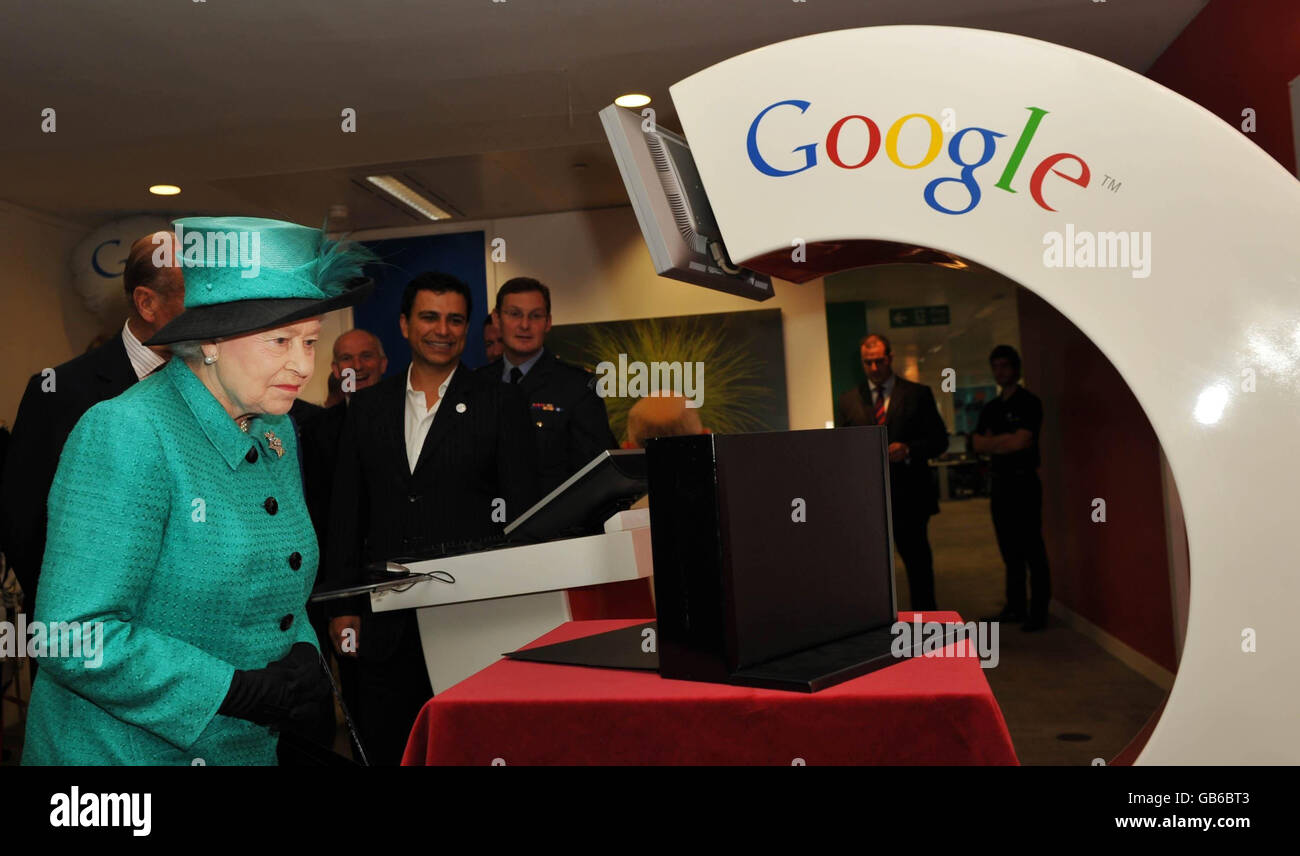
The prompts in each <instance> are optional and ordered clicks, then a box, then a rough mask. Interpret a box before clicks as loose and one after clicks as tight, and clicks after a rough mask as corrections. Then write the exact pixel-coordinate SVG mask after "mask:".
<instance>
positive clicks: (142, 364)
mask: <svg viewBox="0 0 1300 856" xmlns="http://www.w3.org/2000/svg"><path fill="white" fill-rule="evenodd" d="M122 344H124V345H126V357H127V359H129V360H130V361H131V368H133V369H135V379H136V380H144V377H145V375H147V374H149V373H150V372H152V371H153V370H154V369H156V368H158V367H159V366H160V365H162V364H163V363H165V362H167V361H166V360H164V359H163V358H162V357H160V356H158V355H157V354H155V353H154V352H153V351H151V350H149V349H148V348H146V347H145V346H144V345H142V344H140V340H139V339H137V338H136V337H135V334H134V333H132V332H131V322H130V321H128V322H126V323H125V324H123V325H122Z"/></svg>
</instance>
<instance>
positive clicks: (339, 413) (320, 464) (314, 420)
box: [289, 328, 388, 749]
mask: <svg viewBox="0 0 1300 856" xmlns="http://www.w3.org/2000/svg"><path fill="white" fill-rule="evenodd" d="M333 352H334V353H333V359H332V360H331V361H330V381H331V383H330V389H331V393H332V392H333V391H334V390H335V389H337V390H338V397H339V399H341V401H342V403H335V404H333V405H331V403H330V399H329V398H326V400H325V406H324V407H321V406H319V405H315V404H312V403H311V402H308V401H304V400H303V399H301V398H300V399H298V400H297V401H295V402H294V403H293V407H291V408H290V409H289V415H290V416H291V417H292V418H293V422H294V426H295V428H296V429H297V431H298V452H299V454H300V455H301V463H302V486H303V494H304V498H305V499H306V500H307V513H308V514H310V515H311V523H312V527H313V528H314V529H315V530H316V541H317V543H318V544H319V545H320V554H321V556H326V555H328V554H329V538H330V506H331V496H332V492H333V489H334V472H335V470H336V469H337V468H338V459H339V442H340V441H341V439H342V436H343V423H344V421H345V420H346V418H347V413H348V405H349V404H350V403H351V400H352V393H354V392H356V391H358V390H362V389H368V388H369V387H372V386H374V385H375V384H377V383H379V381H380V380H381V379H382V378H383V375H384V372H385V371H386V370H387V369H388V357H387V355H385V354H384V346H383V344H382V343H381V342H380V341H379V337H378V336H376V335H375V334H374V333H371V332H370V331H369V330H362V329H359V328H358V329H353V330H349V331H347V332H346V333H344V334H343V335H341V336H339V337H338V338H337V339H335V340H334V349H333ZM323 564H324V563H323V562H322V566H323ZM327 587H328V582H327V581H326V579H325V574H324V572H323V570H322V572H321V573H319V574H318V575H317V578H316V590H317V591H321V590H324V589H325V588H327ZM326 607H327V604H322V603H308V604H307V618H308V619H309V620H310V621H311V626H312V628H313V629H315V631H316V638H317V641H318V642H319V643H320V649H321V651H323V652H325V653H326V654H327V655H328V653H329V651H330V647H331V642H330V635H329V622H330V615H329V613H328V611H327V610H326ZM338 674H339V689H340V691H341V692H342V694H343V703H344V704H345V705H346V706H347V708H348V710H349V711H351V710H353V709H354V708H356V709H359V708H360V705H359V704H358V703H357V695H356V684H357V681H356V661H355V660H354V659H353V658H351V657H340V658H338ZM337 727H338V725H337V723H336V722H335V719H334V707H333V705H331V706H329V708H327V709H322V711H321V715H320V717H319V718H317V719H316V720H314V721H312V722H311V723H309V724H307V725H306V726H305V727H304V729H303V736H306V737H308V738H310V739H312V740H314V741H315V742H317V743H319V744H320V745H322V746H324V747H325V748H327V749H329V748H332V747H333V745H334V736H335V732H336V731H337Z"/></svg>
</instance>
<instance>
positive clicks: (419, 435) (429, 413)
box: [406, 365, 460, 473]
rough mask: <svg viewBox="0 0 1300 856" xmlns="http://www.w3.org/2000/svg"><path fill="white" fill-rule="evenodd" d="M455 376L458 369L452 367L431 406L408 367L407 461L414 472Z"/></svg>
mask: <svg viewBox="0 0 1300 856" xmlns="http://www.w3.org/2000/svg"><path fill="white" fill-rule="evenodd" d="M456 368H460V366H459V365H458V366H457V367H456ZM455 376H456V369H452V370H451V374H449V375H447V379H446V380H444V381H443V382H442V383H441V384H440V385H439V386H438V400H437V401H435V402H434V403H433V407H429V406H428V405H427V404H426V403H425V397H424V393H423V392H421V391H420V390H418V389H416V388H415V387H413V386H411V367H410V366H407V367H406V463H407V464H408V465H409V466H410V468H411V472H413V473H414V472H415V464H416V462H417V461H419V460H420V450H421V449H423V448H424V438H425V437H428V436H429V427H430V426H431V425H433V417H435V416H437V415H438V407H439V406H440V405H441V404H442V400H443V398H445V397H446V395H447V386H448V384H450V383H451V379H452V378H453V377H455Z"/></svg>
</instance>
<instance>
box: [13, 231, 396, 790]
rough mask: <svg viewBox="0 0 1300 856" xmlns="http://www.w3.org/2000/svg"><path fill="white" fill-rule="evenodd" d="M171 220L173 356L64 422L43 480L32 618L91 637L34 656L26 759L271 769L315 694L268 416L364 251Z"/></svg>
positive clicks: (282, 407) (169, 337) (278, 449)
mask: <svg viewBox="0 0 1300 856" xmlns="http://www.w3.org/2000/svg"><path fill="white" fill-rule="evenodd" d="M176 225H177V235H178V239H179V242H180V247H181V250H182V267H183V269H184V273H185V279H186V296H185V306H186V309H185V311H184V312H183V313H182V314H181V315H180V316H179V317H177V318H176V319H175V320H174V321H173V322H172V323H171V324H169V325H168V326H167V327H165V328H163V329H162V330H161V331H159V333H158V334H157V335H156V336H155V337H154V338H153V339H151V340H150V341H149V344H171V345H172V346H173V352H174V353H175V355H176V356H175V357H173V359H172V360H171V361H170V362H169V363H168V364H167V365H166V367H165V368H163V369H162V370H160V371H158V372H156V373H155V374H153V375H151V376H150V377H148V378H146V379H145V380H143V381H141V382H140V383H139V384H137V385H135V386H134V387H132V388H131V389H130V390H128V391H127V392H126V393H124V394H122V395H120V396H118V397H117V398H115V399H111V400H109V401H106V402H103V403H101V404H98V405H96V406H95V407H93V408H91V409H90V410H89V411H88V412H87V413H86V414H85V416H84V417H82V419H81V420H80V422H78V423H77V426H76V428H75V429H74V430H73V432H72V435H71V437H70V438H69V440H68V444H67V447H66V448H65V450H64V452H63V456H62V458H61V459H60V462H59V468H58V473H57V475H56V477H55V480H54V485H53V487H52V489H51V491H50V496H49V521H50V524H49V538H48V542H47V546H46V551H45V559H44V564H43V566H42V572H41V579H40V584H39V585H40V597H39V599H38V612H37V615H36V616H35V619H36V621H37V622H41V623H45V625H46V626H50V624H51V623H54V622H67V626H68V627H70V628H71V629H72V633H73V634H74V635H75V634H78V633H79V634H81V635H82V638H83V639H84V640H85V642H86V643H91V642H92V639H91V636H92V634H93V635H94V636H95V637H96V638H102V648H101V650H100V651H99V652H97V654H96V657H95V659H96V660H99V661H100V662H98V663H93V661H92V660H90V659H88V658H86V657H81V658H78V657H62V658H51V659H46V660H43V661H42V663H41V669H40V671H39V673H38V675H37V678H36V685H35V687H34V688H33V691H32V699H31V705H30V708H29V714H28V720H27V735H26V742H25V747H24V752H23V763H24V764H187V765H188V764H200V763H202V764H274V763H275V762H276V742H277V739H278V732H279V731H280V730H283V729H286V728H291V727H293V726H294V724H295V723H296V722H298V721H300V720H303V719H306V718H307V717H308V716H310V715H311V713H312V712H313V711H315V710H317V709H318V708H316V707H315V706H316V705H319V704H323V703H327V702H328V696H329V684H328V678H327V677H326V676H325V673H324V671H323V663H322V661H321V659H320V655H319V653H318V651H317V649H316V639H315V633H314V632H313V631H312V628H311V625H310V623H309V622H308V620H307V616H306V614H305V606H306V601H307V597H308V594H309V593H310V591H311V588H312V584H313V581H314V579H315V576H316V569H317V565H318V561H319V556H318V551H317V545H316V537H315V534H314V531H313V529H312V525H311V520H310V519H309V518H308V515H307V508H306V504H305V502H304V499H303V492H302V479H301V476H300V472H299V463H298V461H299V458H298V450H297V441H296V437H295V433H294V430H293V426H292V424H291V423H290V421H289V417H288V416H287V415H286V414H287V413H288V410H289V407H290V405H292V404H293V401H294V399H295V397H296V396H297V394H298V392H299V391H300V390H301V389H302V387H303V386H304V385H305V384H306V383H307V381H308V380H310V378H311V375H312V372H313V368H314V361H315V353H314V348H315V343H316V339H317V337H318V336H319V331H320V319H319V316H320V315H322V314H324V313H325V312H327V311H330V310H333V309H338V308H341V307H343V306H347V305H352V304H353V303H356V302H358V301H359V300H360V299H362V298H364V297H365V296H366V294H368V292H369V290H370V288H371V285H370V284H368V283H365V282H364V280H362V279H361V278H360V273H361V265H362V264H363V263H364V262H365V261H366V260H368V258H367V255H366V254H365V253H364V251H359V250H357V249H355V248H349V247H346V246H343V245H338V244H334V243H332V242H328V241H326V240H325V239H324V236H323V234H322V233H321V232H320V231H319V230H316V229H309V228H306V227H302V226H297V225H294V224H292V223H283V222H279V221H275V220H260V219H252V218H187V219H183V220H178V221H177V224H176ZM232 236H233V239H232ZM241 242H242V243H241ZM237 246H238V247H242V248H245V249H248V250H250V251H251V252H246V253H244V254H243V255H242V256H241V255H238V254H236V253H235V252H234V248H235V247H237ZM168 249H169V248H167V247H165V246H160V248H159V253H160V254H165V253H166V252H167V251H168ZM227 250H229V252H227ZM218 253H219V254H220V255H218ZM159 260H160V261H163V259H162V258H161V257H160V258H159ZM250 273H252V274H253V275H251V276H250V275H249V274H250ZM59 626H64V625H59ZM100 633H102V636H100V635H99V634H100Z"/></svg>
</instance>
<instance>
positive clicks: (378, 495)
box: [325, 273, 537, 764]
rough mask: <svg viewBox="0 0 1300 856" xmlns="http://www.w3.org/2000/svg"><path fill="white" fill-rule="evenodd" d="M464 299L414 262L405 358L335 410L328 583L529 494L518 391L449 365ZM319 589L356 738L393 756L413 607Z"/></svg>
mask: <svg viewBox="0 0 1300 856" xmlns="http://www.w3.org/2000/svg"><path fill="white" fill-rule="evenodd" d="M471 308H472V303H471V296H470V291H469V288H468V287H467V286H466V285H465V284H464V283H462V282H461V281H460V280H458V279H456V278H455V277H452V276H448V275H446V274H440V273H426V274H421V275H420V276H418V277H416V278H415V279H414V280H412V281H411V283H410V284H409V285H408V286H407V287H406V291H405V293H404V294H403V298H402V316H401V318H400V324H401V329H402V335H403V336H405V337H406V339H407V341H408V342H409V343H410V345H411V364H410V366H409V367H408V368H407V370H406V371H404V372H401V373H400V374H397V375H394V376H392V377H389V378H386V379H385V380H383V381H381V382H380V383H379V384H377V385H376V386H374V387H371V388H370V389H366V390H362V391H359V392H358V393H356V395H354V396H353V397H352V402H351V404H350V406H349V407H348V413H347V417H346V420H345V422H344V426H343V437H342V440H341V442H340V447H339V465H338V470H337V472H336V474H335V479H334V490H333V501H332V512H331V516H330V519H331V526H330V528H331V530H332V531H331V536H330V541H329V551H330V555H329V557H328V558H327V560H326V563H325V567H326V573H327V578H328V581H329V586H330V588H337V587H343V586H348V585H356V584H359V583H362V582H364V581H366V573H365V571H364V568H365V566H366V565H368V564H370V563H374V562H383V561H385V560H389V559H399V558H408V557H409V558H419V557H421V556H428V555H430V554H431V553H436V552H439V551H440V550H441V549H442V547H443V545H446V544H448V543H454V542H461V541H466V540H476V539H483V538H487V537H491V536H494V535H498V534H499V533H500V532H501V531H502V529H504V526H505V523H506V522H507V521H508V520H511V519H513V518H514V517H516V516H518V515H519V514H520V513H521V512H523V511H524V510H526V509H527V508H528V506H529V505H530V504H531V503H532V502H534V501H535V499H536V494H537V489H536V474H535V463H534V455H533V443H532V436H531V435H530V433H529V431H530V426H529V421H528V410H527V403H526V402H525V400H524V398H523V396H522V395H520V394H519V391H518V390H517V389H514V388H512V387H510V386H507V385H503V384H501V383H497V382H495V381H492V380H491V379H490V378H486V377H482V376H479V375H477V374H476V373H475V372H473V371H471V370H469V369H465V368H464V367H462V366H461V365H460V356H461V352H462V351H463V350H464V348H465V335H466V332H467V329H468V323H469V317H470V310H471ZM332 603H333V604H337V605H335V606H333V607H332V610H331V611H332V612H333V614H334V616H335V617H334V618H333V619H332V620H331V622H330V635H331V637H332V639H333V642H334V646H335V650H336V651H337V652H338V653H339V654H340V656H344V657H348V656H353V657H356V658H357V661H358V670H357V671H358V683H359V691H358V696H359V708H360V709H359V710H358V711H356V714H357V715H356V719H357V725H358V729H359V731H360V733H361V740H362V742H363V743H364V744H365V747H366V751H367V753H368V755H369V756H370V760H371V763H372V764H397V763H399V762H400V761H401V757H402V751H403V749H404V748H405V746H406V738H407V736H408V735H409V734H410V731H411V726H412V725H413V724H414V722H415V717H416V715H417V714H418V713H419V711H420V708H421V707H422V706H423V705H424V703H425V702H426V701H428V700H429V697H430V696H432V695H433V690H432V688H431V687H430V684H429V677H428V671H427V670H426V668H425V663H424V656H423V652H422V647H421V644H420V635H419V629H418V627H417V625H416V620H415V613H414V611H412V610H402V611H398V612H392V613H372V612H371V611H370V608H369V605H368V604H364V603H363V604H361V606H362V608H358V605H359V604H358V602H357V600H356V599H352V600H347V601H333V602H332Z"/></svg>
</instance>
